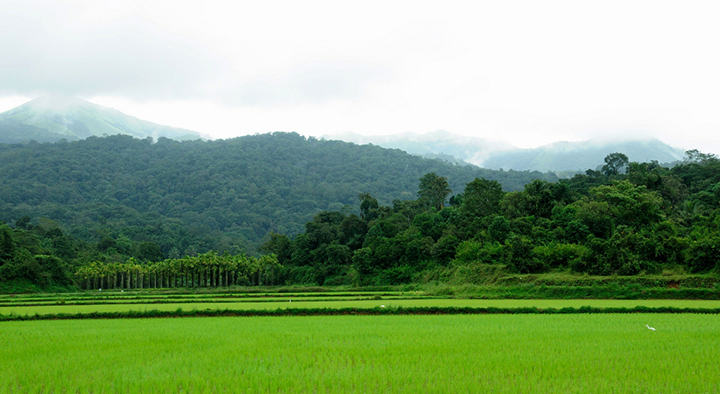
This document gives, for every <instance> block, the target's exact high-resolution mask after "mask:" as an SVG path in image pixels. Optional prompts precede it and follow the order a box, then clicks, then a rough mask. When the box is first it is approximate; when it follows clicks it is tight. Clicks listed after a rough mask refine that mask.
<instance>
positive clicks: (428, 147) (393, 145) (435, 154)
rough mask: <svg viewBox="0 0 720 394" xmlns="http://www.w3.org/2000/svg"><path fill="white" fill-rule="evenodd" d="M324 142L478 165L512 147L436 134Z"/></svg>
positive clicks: (345, 136) (352, 135) (340, 136)
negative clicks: (369, 147)
mask: <svg viewBox="0 0 720 394" xmlns="http://www.w3.org/2000/svg"><path fill="white" fill-rule="evenodd" d="M324 138H327V139H337V140H341V141H346V142H354V143H356V144H373V145H378V146H381V147H383V148H389V149H400V150H403V151H405V152H407V153H410V154H411V155H418V156H423V157H426V158H433V159H441V160H446V161H450V162H454V161H457V162H458V164H459V162H466V163H471V164H475V165H478V164H479V163H482V162H483V161H484V160H486V159H487V158H488V157H491V156H492V155H493V154H495V153H497V152H501V151H505V150H509V149H514V148H515V147H514V146H512V145H510V144H509V143H507V142H504V141H495V140H488V139H483V138H476V137H467V136H462V135H457V134H453V133H449V132H447V131H443V130H437V131H433V132H430V133H426V134H417V133H401V134H391V135H371V136H365V135H360V134H355V133H341V134H334V135H326V136H324Z"/></svg>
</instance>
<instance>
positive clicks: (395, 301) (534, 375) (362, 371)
mask: <svg viewBox="0 0 720 394" xmlns="http://www.w3.org/2000/svg"><path fill="white" fill-rule="evenodd" d="M381 305H383V306H384V307H386V308H387V309H392V308H394V307H398V308H400V307H402V308H406V307H407V308H412V307H456V308H458V307H471V308H490V307H494V308H523V307H536V308H556V309H559V308H568V307H569V308H580V307H584V306H590V307H595V308H633V307H636V306H644V307H653V308H658V307H673V308H695V309H713V310H715V311H717V310H718V309H720V301H703V300H588V299H575V300H572V299H570V300H565V299H563V300H524V299H523V300H507V299H506V300H480V299H454V298H438V297H431V296H429V295H427V294H425V293H422V292H401V291H384V292H353V291H347V292H314V293H310V292H308V293H302V292H295V293H278V292H266V293H259V292H258V293H241V292H236V293H232V292H228V293H215V294H204V293H198V294H187V293H182V292H177V293H161V292H153V291H143V292H122V293H120V292H102V293H100V292H85V293H77V294H44V295H14V296H10V295H4V296H0V314H1V315H5V316H7V315H16V316H17V315H31V316H34V315H40V316H42V315H44V314H58V313H64V314H77V313H81V314H85V313H93V312H118V311H151V310H158V311H175V310H177V309H178V308H181V309H182V310H185V311H189V310H217V309H222V310H232V309H235V310H271V311H272V310H284V309H291V308H292V309H298V308H299V310H301V309H319V308H330V309H340V308H358V309H364V308H367V309H374V310H376V309H378V308H380V306H381ZM648 326H649V327H653V328H655V330H650V329H648ZM719 342H720V315H719V314H717V312H715V313H711V314H693V313H684V314H658V313H652V314H645V313H632V314H625V313H623V314H587V313H580V314H571V315H537V314H517V315H510V314H507V315H437V316H435V315H381V316H273V317H259V316H255V317H212V318H208V317H195V318H182V319H171V318H153V319H84V320H37V321H0V360H2V362H0V366H1V367H0V392H10V393H15V392H17V393H25V392H32V393H60V392H78V393H121V392H122V393H127V392H130V393H140V392H167V393H171V392H172V393H176V392H180V393H219V392H238V393H266V392H273V393H418V392H433V393H457V392H493V393H518V392H532V393H557V392H563V393H607V392H662V393H668V392H671V393H718V392H720V374H718V373H717V365H720V352H718V351H717V344H718V343H719Z"/></svg>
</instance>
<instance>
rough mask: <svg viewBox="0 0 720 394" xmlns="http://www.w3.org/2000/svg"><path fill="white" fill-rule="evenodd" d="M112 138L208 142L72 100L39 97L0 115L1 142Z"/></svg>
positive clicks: (195, 135) (187, 132)
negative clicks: (120, 136)
mask: <svg viewBox="0 0 720 394" xmlns="http://www.w3.org/2000/svg"><path fill="white" fill-rule="evenodd" d="M115 134H126V135H131V136H133V137H136V138H147V137H152V138H155V139H157V138H159V137H167V138H172V139H178V140H188V139H199V138H200V139H207V138H209V137H208V136H205V135H202V134H200V133H198V132H196V131H191V130H185V129H179V128H174V127H170V126H164V125H159V124H156V123H152V122H149V121H146V120H142V119H138V118H136V117H134V116H130V115H126V114H124V113H122V112H120V111H118V110H116V109H113V108H109V107H104V106H102V105H98V104H95V103H92V102H90V101H87V100H84V99H81V98H78V97H72V96H63V95H48V96H42V97H38V98H36V99H34V100H31V101H28V102H27V103H25V104H22V105H20V106H18V107H15V108H13V109H11V110H9V111H6V112H3V113H1V114H0V142H27V141H30V140H36V141H38V142H55V141H59V140H61V139H68V140H79V139H84V138H87V137H90V136H98V137H100V136H103V135H115Z"/></svg>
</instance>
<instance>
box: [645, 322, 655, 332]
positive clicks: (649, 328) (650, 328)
mask: <svg viewBox="0 0 720 394" xmlns="http://www.w3.org/2000/svg"><path fill="white" fill-rule="evenodd" d="M645 327H647V328H648V330H653V331H655V327H650V326H648V325H647V324H646V325H645Z"/></svg>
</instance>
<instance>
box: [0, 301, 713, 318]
mask: <svg viewBox="0 0 720 394" xmlns="http://www.w3.org/2000/svg"><path fill="white" fill-rule="evenodd" d="M380 305H385V306H386V307H388V308H392V307H423V306H428V307H473V308H490V307H495V308H521V307H537V308H556V309H559V308H579V307H582V306H591V307H595V308H633V307H636V306H646V307H653V308H657V307H674V308H705V309H717V308H720V301H705V300H473V299H433V298H427V299H382V300H355V301H353V300H345V301H338V300H320V301H307V300H303V299H300V300H293V301H292V302H289V301H282V302H280V301H278V302H274V301H269V302H222V303H214V302H183V303H163V304H91V305H68V304H66V305H58V304H52V305H38V306H3V307H0V315H10V314H14V315H35V314H40V315H44V314H58V313H65V314H75V313H92V312H120V311H151V310H159V311H174V310H177V309H178V308H181V309H182V310H184V311H190V310H205V309H215V310H217V309H229V310H276V309H289V308H311V309H319V308H334V309H339V308H377V307H379V306H380Z"/></svg>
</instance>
